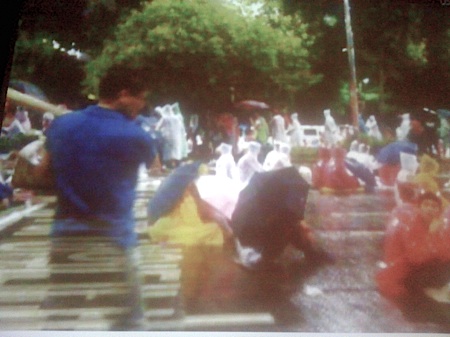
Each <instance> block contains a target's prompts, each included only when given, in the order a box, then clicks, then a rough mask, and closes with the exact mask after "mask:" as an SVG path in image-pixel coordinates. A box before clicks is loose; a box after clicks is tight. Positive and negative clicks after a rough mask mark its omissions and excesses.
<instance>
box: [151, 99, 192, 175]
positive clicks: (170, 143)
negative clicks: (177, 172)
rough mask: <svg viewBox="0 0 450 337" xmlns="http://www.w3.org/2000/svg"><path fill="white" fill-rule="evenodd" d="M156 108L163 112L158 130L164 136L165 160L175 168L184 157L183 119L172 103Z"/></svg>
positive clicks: (170, 166) (157, 126)
mask: <svg viewBox="0 0 450 337" xmlns="http://www.w3.org/2000/svg"><path fill="white" fill-rule="evenodd" d="M155 110H157V111H158V112H160V114H161V119H160V120H159V121H158V124H157V125H156V130H158V131H160V132H161V137H162V138H163V162H164V163H165V164H166V165H167V166H168V167H169V168H174V167H176V166H178V164H179V162H180V161H181V160H182V159H183V149H184V145H183V139H184V138H185V128H184V126H183V125H182V122H181V119H180V118H179V117H177V116H176V115H175V113H174V112H173V108H172V106H171V105H165V106H164V107H163V108H160V107H158V108H156V109H155Z"/></svg>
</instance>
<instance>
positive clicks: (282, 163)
mask: <svg viewBox="0 0 450 337" xmlns="http://www.w3.org/2000/svg"><path fill="white" fill-rule="evenodd" d="M290 152H291V146H290V145H289V144H286V143H278V144H277V146H276V148H275V149H274V150H272V151H270V152H269V153H268V154H267V156H266V159H265V160H264V164H263V169H264V170H265V171H271V170H277V169H281V168H284V167H289V166H292V163H291V156H290ZM269 155H270V156H269ZM268 157H269V158H268Z"/></svg>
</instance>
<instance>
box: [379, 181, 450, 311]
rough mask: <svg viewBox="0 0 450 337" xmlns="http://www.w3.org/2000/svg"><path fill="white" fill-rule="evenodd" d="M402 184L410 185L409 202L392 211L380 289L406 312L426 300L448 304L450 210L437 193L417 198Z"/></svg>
mask: <svg viewBox="0 0 450 337" xmlns="http://www.w3.org/2000/svg"><path fill="white" fill-rule="evenodd" d="M403 187H408V188H407V193H403V196H404V197H405V201H406V202H405V205H401V206H399V207H396V208H395V209H394V210H393V213H392V216H391V220H390V223H389V225H388V227H387V230H386V236H385V242H384V263H383V264H382V269H381V270H379V272H378V273H377V275H376V281H377V285H378V288H379V290H380V292H381V293H382V294H383V295H384V296H385V297H387V298H389V299H391V300H393V301H395V302H396V303H397V304H398V305H399V306H400V307H401V308H402V309H403V310H405V311H409V309H411V306H412V307H414V308H415V307H416V306H417V305H423V304H427V303H428V304H430V303H434V304H435V305H436V306H435V307H438V304H439V302H441V303H447V305H448V304H450V297H449V296H450V293H448V292H447V293H446V294H445V289H446V287H448V284H449V283H450V245H448V242H450V225H449V223H448V220H449V219H448V216H449V215H450V213H449V211H446V212H445V213H444V210H443V208H442V201H441V198H440V197H439V196H438V195H436V194H435V193H432V192H424V193H420V194H419V196H418V197H417V198H415V194H414V192H413V189H411V185H410V186H406V185H405V186H403ZM404 190H406V189H405V188H404ZM447 290H449V289H447ZM434 304H433V306H434ZM408 307H409V308H408ZM449 308H450V307H447V319H448V317H449V316H448V313H449V312H450V311H448V309H449Z"/></svg>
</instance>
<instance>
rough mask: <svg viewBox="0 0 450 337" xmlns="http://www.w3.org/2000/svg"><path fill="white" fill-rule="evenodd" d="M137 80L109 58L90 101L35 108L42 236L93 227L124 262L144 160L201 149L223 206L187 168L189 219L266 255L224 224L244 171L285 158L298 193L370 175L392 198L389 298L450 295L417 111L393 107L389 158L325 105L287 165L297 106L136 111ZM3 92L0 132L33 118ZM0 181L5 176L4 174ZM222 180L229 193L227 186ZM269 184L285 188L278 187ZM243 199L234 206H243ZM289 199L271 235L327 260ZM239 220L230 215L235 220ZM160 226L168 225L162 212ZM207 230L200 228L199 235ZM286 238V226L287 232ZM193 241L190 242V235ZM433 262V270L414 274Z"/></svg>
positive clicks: (136, 308)
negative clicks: (58, 108) (51, 197)
mask: <svg viewBox="0 0 450 337" xmlns="http://www.w3.org/2000/svg"><path fill="white" fill-rule="evenodd" d="M147 89H148V83H146V81H145V80H143V79H142V77H141V76H140V74H139V72H138V71H136V70H134V69H130V68H128V67H125V66H114V67H112V68H111V69H109V71H108V72H107V73H106V74H105V76H104V77H103V78H101V80H100V85H99V102H98V104H95V105H90V106H88V107H86V108H84V109H81V110H78V111H75V112H71V113H68V114H65V115H63V116H60V117H58V118H54V116H53V115H52V114H49V113H46V114H44V115H43V118H42V125H41V127H40V130H39V132H40V133H41V134H42V136H43V137H44V139H45V149H46V151H45V153H44V155H43V157H42V158H40V160H39V164H38V165H37V167H38V168H39V169H40V170H41V171H45V170H47V171H48V172H51V174H52V176H53V179H54V181H55V187H54V188H55V191H56V195H57V202H58V205H57V212H56V216H55V219H54V222H53V225H52V230H51V236H52V238H54V239H56V238H62V237H67V236H71V237H72V236H102V237H105V238H108V239H110V240H111V242H113V243H114V244H115V245H116V246H117V249H118V250H119V252H121V253H123V256H124V258H125V259H127V261H128V262H129V264H130V265H134V260H135V253H134V247H135V246H136V244H137V236H136V232H135V230H134V226H135V223H134V216H133V203H134V199H135V188H136V184H137V181H138V179H139V172H141V170H142V169H144V171H145V170H146V169H148V168H150V167H151V165H152V164H153V163H154V161H155V159H156V158H159V160H160V162H161V164H162V165H163V167H165V168H166V169H168V170H173V171H172V172H177V170H178V169H180V168H183V167H185V166H184V165H185V164H184V163H183V162H184V161H186V160H187V159H189V158H193V157H195V156H197V155H200V158H201V159H203V161H204V162H205V163H206V164H209V168H210V171H211V172H213V175H214V176H215V177H216V178H217V179H211V177H210V178H207V180H205V182H206V185H208V184H210V186H209V187H210V189H211V188H212V189H214V188H216V190H219V192H221V193H222V196H224V197H225V198H224V199H226V201H227V202H228V203H227V205H226V207H227V209H226V210H223V211H221V210H220V207H214V203H212V202H208V203H207V204H209V206H208V207H206V206H205V207H206V208H205V207H203V208H197V207H196V203H198V202H199V200H200V199H202V200H207V196H206V194H207V193H205V190H204V189H202V188H200V185H199V184H197V185H193V184H192V183H191V182H192V181H191V180H188V181H187V182H186V186H189V189H187V192H186V193H185V192H184V191H182V193H179V195H180V198H181V199H180V200H183V201H184V203H180V204H178V206H177V207H178V208H177V209H178V211H180V210H187V209H189V210H192V212H194V211H199V212H200V213H199V214H198V216H197V217H196V221H197V222H202V221H203V217H204V216H206V218H207V219H208V221H209V223H210V226H214V223H218V224H219V225H220V226H221V229H222V234H223V235H224V236H226V237H227V238H230V237H231V238H233V237H234V239H235V244H236V245H235V248H236V253H237V259H238V261H239V262H240V263H241V264H242V265H244V266H245V267H251V268H254V267H255V266H260V265H261V264H262V260H261V259H262V258H263V257H264V256H267V255H266V254H265V253H264V252H262V251H261V248H260V247H259V246H257V245H256V246H251V244H250V243H248V242H253V241H254V240H253V241H252V240H249V241H248V240H247V241H246V239H244V238H243V237H237V232H236V233H234V232H233V231H237V230H238V229H239V230H241V229H242V228H245V224H242V222H245V221H249V220H243V219H248V218H246V217H243V216H239V217H237V215H236V214H234V213H235V212H234V207H235V205H236V203H237V200H238V199H239V197H240V192H241V191H244V190H245V189H246V187H247V186H249V185H250V183H251V182H252V181H253V180H257V179H259V183H260V184H261V183H262V184H264V182H265V181H269V180H267V179H268V178H267V177H268V175H267V173H270V172H280V171H283V170H285V171H283V172H284V173H285V176H286V177H287V178H288V179H292V180H296V181H297V182H298V184H299V185H298V186H300V189H303V192H305V195H307V191H308V189H309V187H311V188H317V189H319V190H320V191H321V192H324V191H325V192H326V191H328V192H331V193H340V192H345V193H353V192H359V190H360V189H361V188H363V189H365V191H366V192H373V191H375V189H376V188H377V187H382V186H385V187H386V186H388V187H391V188H392V189H393V191H394V192H395V193H396V195H397V196H398V198H397V206H396V207H395V209H394V210H393V211H392V214H391V220H390V222H389V223H388V224H387V230H386V242H385V250H384V253H385V255H384V264H383V265H382V268H381V267H380V271H379V274H378V275H377V279H376V281H377V282H378V285H379V287H380V291H381V292H382V293H383V294H385V295H386V296H388V297H390V298H394V299H396V300H397V299H399V298H400V299H402V300H404V299H405V298H406V297H410V296H413V295H417V294H418V293H420V294H421V295H423V296H425V297H427V298H429V299H432V300H435V301H437V302H439V303H448V297H447V298H445V296H448V288H449V283H448V281H449V280H450V277H449V275H448V271H449V270H450V268H449V267H450V265H449V264H450V250H449V247H450V246H449V245H448V244H447V243H448V242H449V240H450V226H449V221H450V219H449V217H450V211H449V209H448V208H447V206H448V202H447V201H446V200H445V199H444V198H443V197H442V195H441V194H440V190H439V186H438V185H436V181H435V179H436V170H435V168H436V163H437V161H436V159H433V157H434V158H436V157H439V155H440V153H441V152H442V149H440V148H439V144H438V143H433V144H431V145H430V143H429V142H427V143H426V142H425V141H424V137H423V136H424V135H425V134H426V133H425V126H424V125H423V124H422V123H420V122H419V121H418V120H416V121H417V122H414V120H410V119H409V116H406V115H403V116H402V122H401V123H400V125H399V126H398V128H397V130H396V133H395V137H394V136H393V135H392V134H391V135H390V136H389V137H392V138H391V141H390V142H386V143H389V144H387V145H386V146H390V145H392V144H395V145H398V146H397V147H395V150H394V156H393V157H395V159H394V161H386V160H384V159H383V156H382V155H381V154H382V153H383V149H384V148H382V149H379V151H378V152H377V153H374V152H373V151H371V149H370V146H369V145H368V144H367V143H365V142H364V141H361V140H360V139H359V138H358V135H360V134H361V133H364V134H366V135H367V136H368V137H370V138H373V139H376V140H378V141H382V140H383V139H386V138H385V137H387V135H386V134H383V133H382V132H381V130H380V128H379V127H378V125H377V122H376V119H375V117H374V116H370V117H369V118H368V119H367V120H366V121H363V120H362V118H361V119H360V120H361V121H362V123H361V125H360V130H359V131H355V130H353V129H348V130H345V131H344V132H342V130H341V129H340V128H339V127H338V125H337V124H336V122H335V120H334V118H333V117H332V115H331V111H330V110H328V109H327V110H324V112H323V113H324V125H323V132H322V134H321V138H320V145H319V157H318V159H317V161H316V162H315V163H314V164H313V165H312V166H311V167H308V166H306V165H297V164H296V165H294V164H293V162H292V158H291V150H292V149H293V148H295V147H302V146H305V142H304V135H303V134H302V128H301V123H300V121H299V114H298V113H296V112H294V113H292V114H290V115H288V114H281V113H279V112H278V111H274V112H273V113H272V114H271V115H270V119H269V120H266V117H264V116H263V114H262V113H261V112H260V111H254V112H253V114H252V115H251V116H250V118H249V123H248V124H245V125H242V124H239V121H238V118H237V117H236V116H234V115H233V114H231V113H223V114H219V115H217V116H216V118H214V119H212V118H210V119H206V120H205V121H203V120H201V119H200V118H199V116H197V115H190V116H189V118H186V116H185V115H184V114H183V113H182V111H181V108H180V105H179V103H178V102H175V103H172V104H166V105H164V106H158V107H156V108H155V109H154V110H153V111H151V112H150V113H146V114H143V113H142V110H143V108H144V107H145V105H146V96H145V94H146V91H147ZM9 103H10V102H7V106H6V107H5V109H6V110H5V111H6V113H5V119H4V121H3V128H2V137H12V135H14V134H16V133H27V132H30V131H31V130H32V127H31V124H30V122H29V118H28V114H27V112H26V110H25V109H23V108H16V110H15V112H14V113H13V112H12V110H11V108H10V106H9ZM350 141H351V143H349V142H350ZM425 143H426V144H425ZM347 144H350V145H349V146H348V145H347ZM400 145H402V146H403V147H402V146H400ZM405 149H410V150H405ZM405 151H406V152H405ZM385 152H386V151H385ZM405 154H406V156H405ZM203 155H205V157H202V156H203ZM407 155H409V157H408V156H407ZM431 156H433V157H431ZM195 158H197V157H195ZM419 159H420V160H419ZM411 163H413V164H412V165H411ZM414 163H416V164H417V165H414ZM430 167H431V168H434V170H430ZM190 169H191V168H190ZM199 169H200V166H194V167H192V170H193V171H192V172H193V173H192V172H191V173H190V174H191V176H192V177H196V176H197V173H198V170H199ZM211 172H210V173H211ZM383 172H389V174H384V173H383ZM209 175H210V176H211V174H209ZM169 177H170V175H169ZM169 177H168V178H169ZM255 177H257V178H256V179H255ZM391 177H394V178H391ZM189 179H191V178H189ZM192 179H193V178H192ZM170 180H171V179H168V181H170ZM172 180H173V181H175V182H179V180H177V179H172ZM219 181H220V182H221V183H220V184H219ZM224 181H226V182H227V183H224ZM2 183H5V186H8V185H7V182H2ZM214 184H217V185H214ZM175 185H176V184H175ZM219 186H222V187H220V188H219ZM225 186H226V187H227V188H225ZM230 186H236V189H234V190H233V191H231V188H230ZM10 188H14V186H10ZM227 191H231V192H230V193H234V194H233V195H232V196H231V195H226V193H227ZM0 192H2V190H1V189H0ZM8 193H9V192H8ZM286 193H287V192H286ZM279 196H280V198H281V199H283V198H285V197H286V198H288V196H287V194H286V195H283V193H281V194H280V195H279ZM227 197H228V199H227ZM289 198H290V199H291V201H292V200H296V201H295V202H297V201H298V202H299V203H303V204H302V206H301V207H304V203H305V202H306V196H303V195H302V197H301V198H297V199H298V200H297V199H296V198H295V197H293V196H292V195H290V196H289ZM224 199H222V200H224ZM216 200H217V198H216ZM230 203H231V206H230ZM233 203H234V204H233ZM211 206H213V207H211ZM180 207H181V208H180ZM230 207H231V208H230ZM149 208H151V207H149ZM156 209H157V208H156ZM201 209H203V211H201ZM205 210H206V211H205ZM245 210H246V209H245V208H244V211H242V210H241V211H240V212H241V213H242V212H244V213H245ZM153 211H154V209H153ZM288 211H289V212H292V213H293V214H294V215H293V216H292V217H286V216H285V214H284V215H283V214H280V215H279V218H280V219H284V220H286V221H285V222H288V220H289V219H295V221H292V224H290V226H289V228H287V229H286V231H285V232H284V234H283V235H284V236H286V240H285V241H283V244H282V245H281V246H280V247H281V248H284V246H286V245H287V244H288V243H294V245H296V246H297V247H298V248H299V249H300V250H303V251H304V253H305V256H307V257H311V256H312V257H313V258H314V259H317V258H318V257H319V259H322V260H326V261H328V262H330V261H332V260H333V259H332V258H331V257H330V256H329V255H327V254H326V253H325V252H324V250H323V249H321V248H319V247H317V246H315V245H314V244H313V242H314V239H313V235H312V230H311V228H309V227H308V226H307V224H305V223H304V222H303V221H302V220H303V211H304V209H302V210H300V212H297V211H298V210H292V205H288V206H287V208H286V212H288ZM180 212H181V211H180ZM241 213H240V214H241ZM205 214H206V215H205ZM149 215H150V216H154V214H149ZM241 215H242V214H241ZM172 218H173V215H172ZM238 218H239V219H238ZM258 219H259V218H258ZM156 220H157V219H155V222H154V223H152V224H151V225H150V227H152V226H153V230H152V229H150V230H149V231H150V235H152V232H153V235H154V236H153V237H152V238H157V236H156V230H154V228H156V227H155V224H156ZM175 220H176V219H175ZM272 220H273V221H272V222H271V224H278V223H279V219H278V218H275V219H272ZM289 221H290V220H289ZM211 222H212V223H213V224H212V225H211ZM238 222H239V226H238V225H236V224H237V223H238ZM164 226H166V227H167V226H168V225H167V221H166V224H165V225H164ZM255 226H256V225H255V224H253V223H252V225H251V227H252V230H253V232H252V233H254V234H252V235H253V237H258V238H259V239H261V240H263V241H264V244H265V246H264V247H266V248H267V247H269V248H270V244H271V242H272V243H273V242H275V241H276V240H277V239H279V238H277V237H276V236H274V235H272V236H271V235H270V231H269V232H268V233H266V234H267V235H266V236H267V238H264V239H262V238H261V236H262V235H259V234H257V232H258V228H257V227H255ZM169 227H170V225H169ZM224 228H225V229H226V230H225V231H224V230H223V229H224ZM255 228H256V234H255V232H254V230H255ZM245 230H247V229H245ZM211 233H212V232H211V231H210V230H208V235H209V236H210V235H212V234H211ZM214 233H215V234H214V238H215V239H214V242H219V243H220V242H223V241H221V240H219V239H218V236H217V232H214ZM179 234H180V233H178V234H177V236H178V237H180V235H179ZM181 236H185V235H184V234H183V235H181ZM219 236H220V235H219ZM161 238H164V240H167V239H168V238H170V237H168V236H167V235H166V236H165V235H162V236H161ZM292 238H296V239H295V240H294V241H295V242H293V241H292ZM191 241H192V242H193V243H198V240H191ZM245 242H247V243H245ZM244 243H245V244H244ZM247 244H248V245H247ZM246 245H247V246H246ZM267 245H268V246H267ZM274 245H275V243H274ZM277 245H278V246H279V243H277ZM269 250H270V249H269ZM281 250H282V249H277V256H274V255H273V254H271V255H270V258H271V259H276V258H278V257H279V255H280V252H281ZM270 262H273V261H270ZM127 273H128V280H129V281H130V282H131V283H132V284H133V286H132V287H131V289H133V291H132V293H131V294H130V298H129V300H130V303H132V307H133V310H132V311H131V312H130V315H129V316H127V317H126V321H124V322H121V324H122V326H123V327H127V328H128V327H134V326H136V325H138V324H139V322H141V321H142V320H143V319H144V313H143V311H142V306H141V301H142V298H141V297H140V295H139V289H138V288H139V285H138V284H137V277H136V270H135V269H133V268H130V269H129V270H128V271H127ZM431 274H432V275H433V276H436V277H437V279H439V280H440V282H438V283H436V282H423V281H424V279H426V280H428V279H429V277H430V276H429V275H431ZM418 275H419V276H418ZM445 294H446V295H445Z"/></svg>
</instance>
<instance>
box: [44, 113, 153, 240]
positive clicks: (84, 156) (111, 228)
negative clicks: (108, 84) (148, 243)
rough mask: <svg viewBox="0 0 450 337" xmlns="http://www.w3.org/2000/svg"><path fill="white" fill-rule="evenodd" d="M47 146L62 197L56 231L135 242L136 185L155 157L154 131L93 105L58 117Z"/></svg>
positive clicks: (49, 134) (57, 188)
mask: <svg viewBox="0 0 450 337" xmlns="http://www.w3.org/2000/svg"><path fill="white" fill-rule="evenodd" d="M46 147H47V150H48V151H49V153H50V155H51V158H52V167H53V169H54V172H55V178H56V190H57V197H58V207H57V211H56V215H55V221H54V223H53V227H52V236H70V235H86V236H89V235H93V236H107V237H110V238H113V239H115V240H116V241H117V242H118V243H119V244H120V245H121V246H124V247H129V246H132V245H134V244H136V241H137V235H136V233H135V231H134V227H135V223H134V217H133V204H134V200H135V188H136V182H137V177H138V168H139V165H140V164H142V163H150V162H152V161H153V159H154V158H155V146H154V141H153V140H152V138H151V137H150V135H149V134H148V133H146V132H145V131H144V130H143V129H142V128H141V127H140V126H139V125H137V123H135V122H134V121H133V120H131V119H129V118H127V117H126V116H125V115H123V114H121V113H119V112H116V111H113V110H109V109H104V108H101V107H99V106H96V105H93V106H89V107H87V108H86V109H84V110H80V111H76V112H71V113H69V114H67V115H64V116H61V117H58V118H56V119H55V121H54V122H53V123H52V125H51V127H50V128H49V130H48V133H47V142H46Z"/></svg>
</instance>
